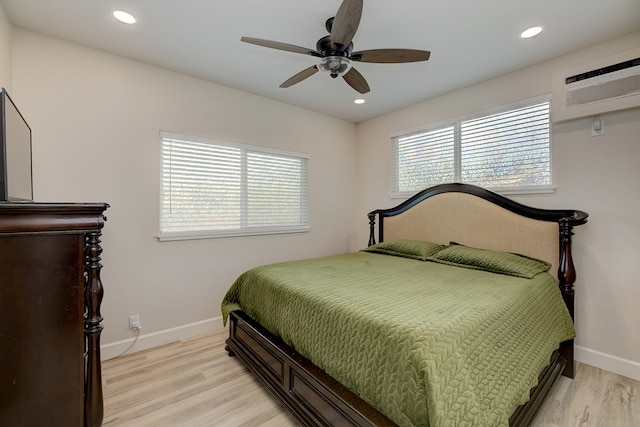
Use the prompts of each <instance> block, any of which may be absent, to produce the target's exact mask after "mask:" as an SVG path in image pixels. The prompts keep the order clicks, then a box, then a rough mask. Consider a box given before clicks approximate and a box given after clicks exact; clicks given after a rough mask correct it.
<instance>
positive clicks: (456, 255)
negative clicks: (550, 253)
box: [428, 242, 551, 279]
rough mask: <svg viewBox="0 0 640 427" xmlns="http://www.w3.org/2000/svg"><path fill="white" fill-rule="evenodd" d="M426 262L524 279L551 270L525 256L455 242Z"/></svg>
mask: <svg viewBox="0 0 640 427" xmlns="http://www.w3.org/2000/svg"><path fill="white" fill-rule="evenodd" d="M428 260H429V261H434V262H438V263H441V264H448V265H455V266H459V267H464V268H471V269H474V270H484V271H489V272H492V273H498V274H506V275H509V276H516V277H524V278H526V279H531V278H532V277H533V276H535V275H536V274H539V273H542V272H544V271H548V270H549V268H551V264H550V263H548V262H546V261H542V260H539V259H536V258H531V257H528V256H525V255H520V254H516V253H509V252H498V251H490V250H485V249H477V248H472V247H469V246H464V245H460V244H457V243H455V242H451V244H450V246H447V247H446V248H445V249H443V250H441V251H439V252H437V253H435V254H433V255H432V256H430V257H429V258H428Z"/></svg>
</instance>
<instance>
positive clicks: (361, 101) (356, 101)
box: [353, 98, 367, 105]
mask: <svg viewBox="0 0 640 427" xmlns="http://www.w3.org/2000/svg"><path fill="white" fill-rule="evenodd" d="M365 102H367V101H366V100H364V99H363V98H356V99H354V100H353V103H354V104H358V105H360V104H364V103H365Z"/></svg>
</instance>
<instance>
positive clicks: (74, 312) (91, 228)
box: [0, 202, 109, 427]
mask: <svg viewBox="0 0 640 427" xmlns="http://www.w3.org/2000/svg"><path fill="white" fill-rule="evenodd" d="M108 207H109V205H108V204H106V203H12V202H2V203H0V426H7V427H9V426H10V427H31V426H49V427H54V426H61V427H75V426H85V427H94V426H100V425H101V424H102V419H103V403H102V379H101V368H100V332H101V331H102V324H101V322H102V316H101V314H100V303H101V301H102V293H103V289H102V283H101V280H100V270H101V268H102V265H101V264H100V255H101V253H102V248H101V247H100V236H101V230H102V228H103V226H104V223H105V221H106V218H105V217H104V215H103V214H104V211H105V210H106V209H107V208H108Z"/></svg>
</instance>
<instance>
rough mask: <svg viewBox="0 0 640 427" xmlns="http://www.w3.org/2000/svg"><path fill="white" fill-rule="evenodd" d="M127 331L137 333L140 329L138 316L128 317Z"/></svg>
mask: <svg viewBox="0 0 640 427" xmlns="http://www.w3.org/2000/svg"><path fill="white" fill-rule="evenodd" d="M129 329H131V330H132V331H137V330H138V329H140V315H139V314H134V315H133V316H129Z"/></svg>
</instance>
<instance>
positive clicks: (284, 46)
mask: <svg viewBox="0 0 640 427" xmlns="http://www.w3.org/2000/svg"><path fill="white" fill-rule="evenodd" d="M240 41H243V42H245V43H251V44H255V45H258V46H264V47H270V48H271V49H279V50H284V51H287V52H293V53H302V54H304V55H311V56H317V57H319V58H322V54H321V53H320V52H318V51H315V50H313V49H307V48H306V47H300V46H296V45H292V44H288V43H281V42H274V41H273V40H264V39H256V38H254V37H242V38H240Z"/></svg>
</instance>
